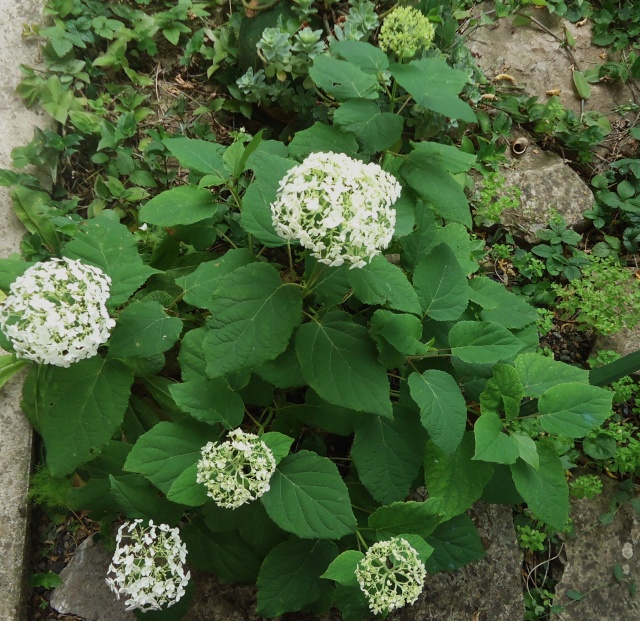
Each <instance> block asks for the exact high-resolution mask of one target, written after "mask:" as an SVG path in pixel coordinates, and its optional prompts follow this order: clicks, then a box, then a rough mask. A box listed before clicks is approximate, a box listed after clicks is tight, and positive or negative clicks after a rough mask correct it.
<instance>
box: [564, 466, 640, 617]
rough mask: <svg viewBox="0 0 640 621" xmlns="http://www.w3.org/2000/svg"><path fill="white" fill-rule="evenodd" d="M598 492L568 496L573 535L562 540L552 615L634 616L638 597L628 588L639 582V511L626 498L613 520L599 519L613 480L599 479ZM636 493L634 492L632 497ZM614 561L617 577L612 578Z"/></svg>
mask: <svg viewBox="0 0 640 621" xmlns="http://www.w3.org/2000/svg"><path fill="white" fill-rule="evenodd" d="M603 481H604V483H605V485H604V491H603V493H602V494H601V495H600V496H596V497H595V498H593V499H581V500H575V499H573V500H572V503H571V509H572V512H571V515H572V518H573V523H574V527H575V534H576V536H575V538H566V539H565V542H564V554H565V558H566V560H565V568H564V573H563V575H562V578H561V579H560V581H559V582H558V585H557V586H556V598H555V600H554V604H560V605H563V606H566V608H565V610H564V611H563V612H562V613H561V614H559V615H557V616H555V617H554V619H557V620H558V621H586V620H591V619H594V620H595V619H606V620H607V621H637V620H638V619H639V618H640V598H638V597H637V596H636V597H632V596H631V594H630V587H631V584H632V583H633V582H635V583H636V584H637V583H638V582H639V581H640V514H638V513H636V512H635V511H634V509H633V507H632V506H631V505H630V503H628V502H626V503H624V504H622V505H621V506H620V508H619V509H618V510H617V511H616V513H615V516H614V518H613V522H612V523H611V524H608V525H602V524H600V522H599V520H598V518H599V517H600V515H602V514H603V513H607V512H608V511H611V510H612V508H614V506H613V504H612V503H613V502H614V496H615V494H616V492H617V485H616V483H615V482H613V481H611V480H610V479H606V478H604V479H603ZM638 497H639V496H636V498H638ZM616 564H619V565H620V567H621V569H622V572H623V579H622V580H620V581H617V580H615V579H614V573H613V572H614V567H615V566H616ZM568 591H579V592H580V593H583V594H584V597H583V599H581V600H580V601H572V600H571V599H569V598H568V597H567V592H568Z"/></svg>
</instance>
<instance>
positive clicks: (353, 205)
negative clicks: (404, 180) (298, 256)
mask: <svg viewBox="0 0 640 621" xmlns="http://www.w3.org/2000/svg"><path fill="white" fill-rule="evenodd" d="M401 189H402V188H401V186H400V184H399V183H398V181H397V179H396V178H395V177H394V176H393V175H391V174H389V173H388V172H385V171H384V170H382V168H380V166H378V164H375V163H370V164H365V163H363V162H361V161H359V160H354V159H352V158H350V157H349V156H347V155H344V154H343V153H331V152H329V153H312V154H311V155H309V156H308V157H307V158H306V159H305V160H304V161H303V162H302V163H301V164H299V165H298V166H294V167H293V168H291V169H290V170H289V171H288V172H287V174H286V175H285V176H284V178H283V179H282V180H281V181H280V187H279V189H278V195H277V197H276V200H275V201H274V202H273V203H272V204H271V214H272V219H273V226H274V227H275V229H276V232H277V233H278V235H279V236H280V237H282V238H283V239H287V240H297V241H298V242H300V244H301V245H302V246H304V247H305V248H308V249H309V250H311V251H312V252H311V254H312V255H313V256H314V257H316V258H317V259H318V261H320V263H325V264H327V265H333V266H337V265H342V264H344V263H350V264H351V266H350V267H351V268H361V267H364V266H365V265H366V264H367V262H368V261H370V260H371V259H372V258H373V257H374V256H375V255H377V254H380V252H381V251H382V250H383V249H384V248H386V247H387V246H388V245H389V244H390V243H391V238H392V237H393V231H394V228H395V224H396V212H395V209H393V207H392V205H393V204H394V203H395V202H396V200H398V197H399V196H400V192H401Z"/></svg>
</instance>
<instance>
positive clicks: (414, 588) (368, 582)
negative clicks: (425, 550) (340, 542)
mask: <svg viewBox="0 0 640 621" xmlns="http://www.w3.org/2000/svg"><path fill="white" fill-rule="evenodd" d="M355 574H356V577H357V579H358V584H359V585H360V589H361V590H362V592H363V593H364V594H365V596H366V598H367V600H368V601H369V608H370V610H371V612H372V613H373V614H379V613H385V614H386V613H388V612H390V611H392V610H395V609H396V608H401V607H402V606H404V605H405V604H413V603H414V602H415V601H416V600H417V599H418V595H420V593H422V589H423V587H424V579H425V576H426V575H427V570H426V568H425V566H424V563H423V562H422V561H421V560H420V558H419V556H418V553H417V552H416V550H415V548H413V547H412V546H411V545H410V544H409V543H408V542H407V540H406V539H403V538H402V537H394V538H393V539H389V540H387V541H379V542H378V543H374V544H373V545H372V546H371V547H370V548H369V549H368V550H367V553H366V554H365V557H364V558H363V559H362V560H361V561H360V562H359V563H358V564H357V566H356V570H355Z"/></svg>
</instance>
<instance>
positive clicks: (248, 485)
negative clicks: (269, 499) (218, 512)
mask: <svg viewBox="0 0 640 621" xmlns="http://www.w3.org/2000/svg"><path fill="white" fill-rule="evenodd" d="M275 469H276V461H275V459H274V457H273V453H272V452H271V449H270V448H269V447H268V446H267V445H266V444H265V443H264V442H263V441H262V440H260V438H258V436H256V435H254V434H252V433H245V432H244V431H242V430H241V429H234V430H233V431H231V432H229V440H227V441H226V442H222V443H221V444H218V443H215V442H209V443H207V444H206V445H205V446H204V447H202V457H201V458H200V461H199V462H198V474H197V477H196V481H197V482H198V483H203V484H204V485H205V487H206V488H207V495H208V496H210V497H211V498H213V500H214V502H215V503H216V504H217V505H218V506H220V507H223V508H225V509H237V508H238V507H239V506H241V505H243V504H245V503H247V502H251V501H252V500H255V499H256V498H260V496H262V495H263V494H264V493H265V492H268V491H269V480H270V479H271V475H272V474H273V473H274V471H275Z"/></svg>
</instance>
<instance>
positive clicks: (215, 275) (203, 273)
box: [176, 248, 253, 310]
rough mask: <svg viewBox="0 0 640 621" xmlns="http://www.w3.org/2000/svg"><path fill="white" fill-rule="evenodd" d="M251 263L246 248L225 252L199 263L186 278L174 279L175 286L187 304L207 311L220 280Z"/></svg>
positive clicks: (251, 258) (249, 254)
mask: <svg viewBox="0 0 640 621" xmlns="http://www.w3.org/2000/svg"><path fill="white" fill-rule="evenodd" d="M252 261H253V255H252V254H251V252H250V251H249V249H248V248H234V249H231V250H227V252H226V253H225V254H223V255H222V256H221V257H219V258H217V259H214V260H213V261H206V262H205V263H201V264H200V265H198V267H197V268H196V269H195V270H194V271H193V272H191V273H190V274H187V276H183V277H182V278H176V285H178V286H179V287H182V289H183V290H184V296H183V299H184V301H185V302H186V303H187V304H191V306H195V307H197V308H206V309H209V307H210V306H211V304H212V302H213V297H214V294H215V291H216V288H217V286H218V284H219V282H220V279H221V278H222V277H223V276H226V275H227V274H230V273H231V272H233V270H235V269H237V268H238V267H243V266H245V265H249V263H251V262H252ZM209 310H210V309H209Z"/></svg>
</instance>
